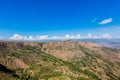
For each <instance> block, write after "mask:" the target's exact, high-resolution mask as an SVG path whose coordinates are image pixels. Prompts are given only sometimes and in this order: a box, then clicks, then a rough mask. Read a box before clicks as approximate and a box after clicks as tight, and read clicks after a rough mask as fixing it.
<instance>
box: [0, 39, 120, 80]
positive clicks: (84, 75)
mask: <svg viewBox="0 0 120 80" xmlns="http://www.w3.org/2000/svg"><path fill="white" fill-rule="evenodd" d="M0 79H1V80H8V79H9V80H17V79H19V80H119V79H120V50H118V49H111V48H106V47H102V46H100V45H98V44H95V43H90V42H73V41H64V42H43V43H40V42H5V41H0Z"/></svg>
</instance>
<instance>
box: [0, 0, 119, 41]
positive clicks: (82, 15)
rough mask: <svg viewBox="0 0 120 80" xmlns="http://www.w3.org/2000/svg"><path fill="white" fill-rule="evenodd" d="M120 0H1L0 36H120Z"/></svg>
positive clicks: (29, 37)
mask: <svg viewBox="0 0 120 80" xmlns="http://www.w3.org/2000/svg"><path fill="white" fill-rule="evenodd" d="M119 3H120V0H0V39H11V40H22V39H24V40H36V39H37V40H41V39H69V38H73V39H74V38H120V35H119V34H120V4H119Z"/></svg>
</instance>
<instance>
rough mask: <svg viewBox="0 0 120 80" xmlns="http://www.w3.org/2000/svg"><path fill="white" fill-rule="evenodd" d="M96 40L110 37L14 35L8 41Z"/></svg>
mask: <svg viewBox="0 0 120 80" xmlns="http://www.w3.org/2000/svg"><path fill="white" fill-rule="evenodd" d="M86 38H90V39H98V38H106V39H109V38H111V36H110V35H109V34H103V35H101V36H94V35H92V34H90V33H89V34H88V35H87V36H80V34H77V35H70V34H66V35H65V36H52V37H49V36H48V35H42V36H39V35H38V36H22V35H19V34H14V35H13V36H12V37H10V38H9V39H11V40H68V39H86Z"/></svg>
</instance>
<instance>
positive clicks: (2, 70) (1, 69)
mask: <svg viewBox="0 0 120 80" xmlns="http://www.w3.org/2000/svg"><path fill="white" fill-rule="evenodd" d="M0 71H1V72H3V73H7V74H12V75H13V76H14V77H17V78H18V77H19V76H18V75H16V74H15V72H14V71H12V70H10V69H7V68H6V67H5V66H4V65H2V64H0Z"/></svg>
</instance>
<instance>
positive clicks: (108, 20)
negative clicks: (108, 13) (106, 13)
mask: <svg viewBox="0 0 120 80" xmlns="http://www.w3.org/2000/svg"><path fill="white" fill-rule="evenodd" d="M111 22H112V18H108V19H104V20H103V21H101V22H99V24H107V23H111Z"/></svg>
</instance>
